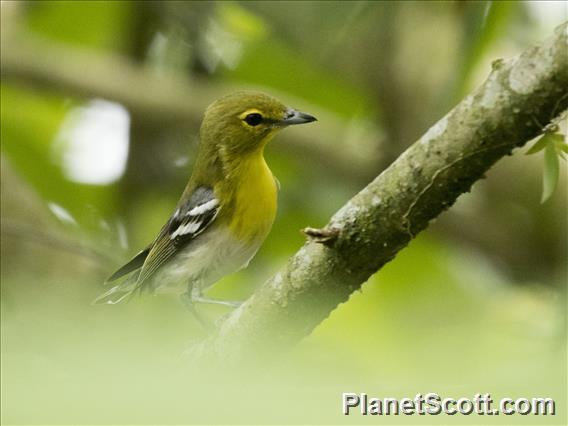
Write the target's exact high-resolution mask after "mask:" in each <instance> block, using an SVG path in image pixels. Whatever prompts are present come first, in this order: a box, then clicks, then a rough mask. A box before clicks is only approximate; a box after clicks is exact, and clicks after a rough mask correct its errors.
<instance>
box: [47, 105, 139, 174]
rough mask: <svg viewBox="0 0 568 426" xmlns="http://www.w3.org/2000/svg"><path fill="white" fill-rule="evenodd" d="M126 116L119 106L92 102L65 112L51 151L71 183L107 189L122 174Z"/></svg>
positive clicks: (127, 123)
mask: <svg viewBox="0 0 568 426" xmlns="http://www.w3.org/2000/svg"><path fill="white" fill-rule="evenodd" d="M129 126H130V115H129V113H128V111H127V110H126V109H125V108H124V107H123V106H122V105H120V104H117V103H114V102H109V101H105V100H102V99H95V100H92V101H90V102H88V103H87V104H86V105H85V106H81V107H77V108H74V109H73V110H71V111H70V112H69V114H68V115H67V117H66V118H65V121H64V122H63V124H62V126H61V129H60V130H59V133H58V134H57V136H56V143H55V148H56V150H57V156H58V158H59V159H60V163H61V165H62V168H63V172H64V174H65V176H66V177H67V178H68V179H69V180H72V181H75V182H80V183H86V184H92V185H107V184H110V183H112V182H115V181H117V180H118V179H120V177H121V176H122V175H123V174H124V171H125V170H126V160H127V158H128V143H129Z"/></svg>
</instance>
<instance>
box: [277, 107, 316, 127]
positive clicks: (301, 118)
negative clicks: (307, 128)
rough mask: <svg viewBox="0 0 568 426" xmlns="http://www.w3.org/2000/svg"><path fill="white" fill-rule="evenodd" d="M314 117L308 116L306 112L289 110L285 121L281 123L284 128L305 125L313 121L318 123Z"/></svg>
mask: <svg viewBox="0 0 568 426" xmlns="http://www.w3.org/2000/svg"><path fill="white" fill-rule="evenodd" d="M317 120H318V119H317V118H315V117H314V116H313V115H310V114H306V113H305V112H301V111H296V110H295V109H292V108H289V109H288V110H286V113H285V115H284V119H283V120H282V121H281V122H280V125H282V126H289V125H290V124H304V123H311V122H312V121H317Z"/></svg>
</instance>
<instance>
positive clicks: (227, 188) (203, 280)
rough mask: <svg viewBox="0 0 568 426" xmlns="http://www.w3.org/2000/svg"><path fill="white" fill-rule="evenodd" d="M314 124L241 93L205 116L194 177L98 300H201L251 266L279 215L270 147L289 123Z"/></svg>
mask: <svg viewBox="0 0 568 426" xmlns="http://www.w3.org/2000/svg"><path fill="white" fill-rule="evenodd" d="M315 120H316V118H315V117H313V116H311V115H309V114H306V113H303V112H300V111H297V110H295V109H292V108H287V107H286V106H284V105H283V104H282V103H281V102H279V101H278V100H276V99H274V98H272V97H270V96H267V95H265V94H263V93H257V92H237V93H234V94H231V95H228V96H226V97H223V98H221V99H219V100H217V101H215V102H214V103H213V104H211V105H210V106H209V107H208V108H207V110H206V111H205V117H204V119H203V122H202V124H201V129H200V143H199V149H198V153H197V157H196V161H195V166H194V169H193V173H192V175H191V178H190V179H189V182H188V184H187V186H186V188H185V190H184V192H183V194H182V196H181V198H180V200H179V202H178V204H177V206H176V208H175V211H174V213H173V215H172V216H171V217H170V219H169V220H168V221H167V222H166V224H165V225H164V226H163V227H162V229H161V231H160V233H159V234H158V236H157V237H156V239H155V240H154V241H153V242H152V243H151V244H150V245H149V246H148V247H146V248H145V249H144V250H142V251H141V252H140V253H138V254H137V255H136V256H135V257H134V258H133V259H132V260H131V261H130V262H128V263H127V264H126V265H124V266H123V267H121V268H120V269H119V270H118V271H116V272H115V273H114V274H113V275H112V276H111V277H110V278H109V279H108V281H114V280H116V279H118V278H121V277H123V276H125V275H128V274H130V276H129V277H128V278H127V279H125V280H124V281H123V282H122V283H120V284H118V285H116V286H115V287H113V288H111V289H110V290H109V291H107V292H106V293H104V294H103V295H101V296H100V297H98V298H97V299H96V300H95V303H110V304H114V303H118V302H120V301H121V300H124V299H125V298H126V297H128V296H129V295H131V294H133V293H134V292H136V291H137V290H150V291H151V292H154V293H161V292H175V293H178V294H181V295H182V299H183V300H184V301H185V302H186V303H187V304H188V306H189V307H193V303H195V302H205V303H221V304H226V305H235V302H229V301H221V300H215V299H208V298H206V297H204V296H203V290H205V289H206V288H208V287H210V286H211V285H212V284H214V283H215V282H216V281H218V280H219V279H220V278H221V277H223V276H225V275H227V274H230V273H232V272H235V271H237V270H239V269H241V268H243V267H246V266H247V264H248V263H249V261H250V260H251V259H252V257H253V256H254V255H255V253H256V251H257V250H258V249H259V247H260V245H261V244H262V242H263V241H264V239H265V238H266V236H267V235H268V232H269V231H270V228H271V227H272V223H273V222H274V217H275V215H276V198H277V194H276V193H277V183H276V181H275V178H274V176H273V175H272V172H271V171H270V169H269V168H268V166H267V165H266V161H265V160H264V155H263V154H264V147H265V146H266V144H267V142H268V141H269V140H270V139H271V138H272V137H273V136H274V134H275V133H276V132H277V131H279V130H280V129H283V128H284V127H286V126H288V125H291V124H302V123H309V122H312V121H315Z"/></svg>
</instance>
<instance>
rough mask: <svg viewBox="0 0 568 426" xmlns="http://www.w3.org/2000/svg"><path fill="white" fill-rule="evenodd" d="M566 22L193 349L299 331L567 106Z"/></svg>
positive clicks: (260, 348)
mask: <svg viewBox="0 0 568 426" xmlns="http://www.w3.org/2000/svg"><path fill="white" fill-rule="evenodd" d="M567 29H568V25H567V24H564V25H562V26H560V27H558V28H557V29H556V30H555V32H554V35H553V36H552V37H551V38H550V39H548V40H547V41H545V42H544V43H543V44H542V45H540V46H538V47H533V48H530V49H528V50H527V51H525V52H524V53H523V54H521V55H520V56H519V57H518V58H516V59H514V60H508V61H505V60H497V61H494V62H493V67H492V68H493V69H492V71H491V73H490V75H489V77H488V78H487V80H486V81H485V83H484V84H483V85H482V86H481V87H479V88H478V89H477V90H475V91H474V92H473V93H472V94H470V95H469V96H467V97H466V98H465V99H464V100H463V101H462V102H461V103H460V104H458V105H457V106H456V107H455V108H454V109H453V110H452V111H450V112H449V113H448V114H447V115H446V116H445V117H444V118H442V119H441V120H440V121H439V122H438V123H436V124H435V125H434V126H433V127H432V128H430V130H428V132H427V133H426V134H425V135H423V136H422V137H421V138H420V139H419V140H418V141H417V142H416V143H415V144H414V145H412V146H411V147H410V148H409V149H408V150H406V152H404V153H403V154H402V155H401V156H400V157H399V158H398V159H397V160H396V161H395V162H394V163H393V164H392V165H391V166H390V167H389V168H388V169H386V170H385V171H384V172H383V173H381V174H380V175H379V176H378V177H377V178H375V179H374V180H373V182H371V183H370V184H369V185H367V187H366V188H364V189H363V190H362V191H361V192H359V193H358V194H357V195H356V196H354V197H353V198H352V199H351V200H350V201H349V202H348V203H347V204H346V205H345V206H343V208H341V209H340V210H339V211H338V212H337V213H335V215H334V216H333V217H332V218H331V220H330V221H329V223H328V224H327V225H326V226H325V228H324V229H323V230H314V229H308V230H307V233H308V235H309V238H310V239H309V240H308V242H307V243H306V244H305V245H304V246H303V247H302V248H301V249H300V250H299V251H298V252H297V253H296V254H295V255H294V256H293V257H292V258H291V259H290V260H289V261H288V263H287V265H286V266H285V267H284V268H282V270H281V271H280V272H278V273H277V274H276V275H275V276H274V277H272V278H271V279H270V280H268V282H266V283H265V284H264V285H263V286H262V287H260V288H259V289H258V290H257V291H256V292H255V293H254V294H253V295H252V296H251V297H250V298H249V299H248V300H247V301H246V302H245V303H244V304H243V305H242V306H241V307H240V308H238V309H236V310H235V311H234V312H232V313H231V314H230V315H229V316H228V317H227V319H226V320H225V321H224V322H223V323H222V324H221V325H220V328H219V330H218V331H217V332H216V333H215V334H214V335H212V336H210V337H209V338H207V339H206V340H205V341H204V342H202V343H201V344H199V345H198V346H196V347H195V348H194V355H196V356H197V357H203V358H205V359H208V360H210V359H216V360H219V361H222V362H223V364H224V365H227V364H229V365H230V364H232V363H236V362H240V361H242V360H245V359H249V360H250V359H251V358H253V359H267V358H269V357H272V356H273V355H275V354H278V353H279V352H281V351H282V350H285V349H287V348H290V347H291V346H292V345H294V344H295V343H297V342H298V341H300V340H301V339H302V338H303V337H305V336H307V335H308V334H309V333H310V332H311V331H312V330H313V329H314V328H315V327H316V326H317V325H318V324H320V323H321V322H322V321H323V320H324V319H325V318H326V317H327V316H328V315H329V314H330V313H331V311H333V310H334V309H335V308H336V307H337V306H338V305H339V304H340V303H342V302H345V301H346V300H347V299H348V298H349V296H350V294H352V293H353V292H354V291H356V290H358V289H359V288H360V287H361V285H362V284H363V283H364V282H365V281H367V279H368V278H369V277H370V276H371V275H372V274H374V273H375V272H377V271H378V270H379V269H380V268H381V267H382V266H383V265H384V264H385V263H387V262H389V261H390V260H392V259H393V258H394V257H395V256H396V254H397V253H398V252H399V251H400V250H402V249H403V248H404V247H405V246H406V245H407V244H408V243H409V241H410V240H411V239H412V238H413V237H414V236H416V235H417V234H418V233H419V232H420V231H422V230H424V229H425V228H426V227H427V226H428V224H429V222H430V221H431V220H432V219H434V218H436V217H437V216H438V215H440V214H441V213H442V212H443V211H444V210H446V209H447V208H449V207H450V206H451V205H452V204H453V203H454V202H455V201H456V199H457V197H458V196H459V195H461V194H462V193H464V192H468V191H469V190H470V188H471V186H472V184H473V183H474V182H476V181H477V180H479V179H481V178H482V177H483V175H484V174H485V172H486V171H487V170H488V169H489V168H490V167H491V166H492V165H493V164H495V162H496V161H497V160H499V159H500V158H502V157H504V156H506V155H510V154H511V152H512V150H513V149H514V148H516V147H519V146H522V145H523V144H525V143H526V142H527V141H529V140H531V139H532V138H534V137H535V136H537V135H538V134H540V133H541V132H542V130H543V128H542V126H544V125H546V124H547V123H549V122H550V121H551V120H552V119H553V118H554V117H555V116H558V115H559V114H560V113H561V112H562V111H563V110H565V109H566V108H567V107H568V60H567V56H568V43H567V39H568V36H567Z"/></svg>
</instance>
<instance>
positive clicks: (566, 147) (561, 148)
mask: <svg viewBox="0 0 568 426" xmlns="http://www.w3.org/2000/svg"><path fill="white" fill-rule="evenodd" d="M550 137H551V138H552V139H553V141H554V146H555V147H556V150H557V151H558V153H560V152H566V153H568V143H566V136H565V135H563V134H561V133H555V134H553V135H550Z"/></svg>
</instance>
